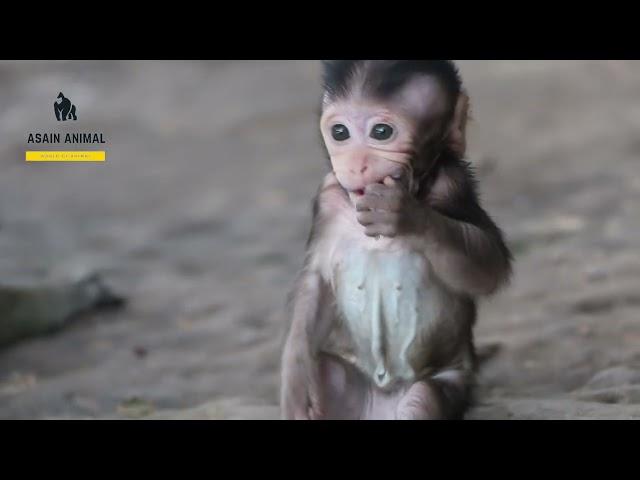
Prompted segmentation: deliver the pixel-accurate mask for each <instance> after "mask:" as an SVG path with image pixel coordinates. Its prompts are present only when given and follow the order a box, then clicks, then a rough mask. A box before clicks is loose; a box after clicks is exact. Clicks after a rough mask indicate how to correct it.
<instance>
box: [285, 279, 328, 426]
mask: <svg viewBox="0 0 640 480" xmlns="http://www.w3.org/2000/svg"><path fill="white" fill-rule="evenodd" d="M325 295H326V286H325V285H324V282H323V280H322V278H321V277H320V275H319V274H318V273H316V272H313V271H309V270H306V269H305V270H304V271H303V272H302V274H301V275H300V277H299V278H298V281H297V282H296V286H295V288H294V290H293V292H292V295H291V297H290V311H291V325H290V328H289V334H288V336H287V341H286V344H285V347H284V352H283V356H282V379H281V380H282V390H281V406H282V415H283V418H285V419H313V418H317V417H320V416H321V415H322V398H321V397H322V392H321V391H320V385H321V381H320V371H319V361H318V354H319V350H320V346H321V345H322V342H323V340H324V339H325V338H326V336H327V334H328V330H329V327H330V316H329V315H327V312H325V311H324V309H325V308H326V306H325V301H324V300H325Z"/></svg>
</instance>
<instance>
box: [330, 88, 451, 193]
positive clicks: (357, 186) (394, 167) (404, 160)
mask: <svg viewBox="0 0 640 480" xmlns="http://www.w3.org/2000/svg"><path fill="white" fill-rule="evenodd" d="M441 97H442V95H440V92H439V91H438V85H437V84H436V83H435V82H433V81H431V80H429V79H422V81H420V82H412V83H411V84H409V85H407V86H406V87H405V88H404V89H403V90H402V91H401V92H399V93H398V94H397V95H395V96H394V97H393V98H390V99H388V100H387V101H380V100H377V101H376V100H373V99H370V98H366V97H364V96H362V95H357V94H355V95H349V96H347V98H344V99H340V100H336V101H330V100H328V99H325V103H324V107H323V112H322V117H321V119H320V129H321V132H322V137H323V139H324V142H325V145H326V148H327V152H328V153H329V157H330V159H331V165H332V167H333V171H334V173H335V175H336V178H337V180H338V182H340V184H341V185H342V187H343V188H344V189H345V190H347V191H348V192H349V195H350V197H351V198H352V200H353V199H354V197H356V198H357V197H358V196H359V195H362V194H363V191H364V188H365V187H366V186H367V185H370V184H373V183H382V182H383V180H384V179H385V177H387V176H390V177H392V178H395V179H403V180H404V181H407V182H408V183H410V182H411V180H412V179H411V176H412V175H413V172H414V170H415V168H414V167H415V162H416V154H417V152H419V151H421V149H422V146H423V145H424V144H425V142H428V140H429V139H430V138H431V137H432V136H433V135H432V134H434V133H435V132H436V131H437V130H438V129H437V124H438V122H437V120H438V118H439V117H440V116H441V115H442V113H443V112H444V110H445V107H446V104H445V103H444V102H442V100H441Z"/></svg>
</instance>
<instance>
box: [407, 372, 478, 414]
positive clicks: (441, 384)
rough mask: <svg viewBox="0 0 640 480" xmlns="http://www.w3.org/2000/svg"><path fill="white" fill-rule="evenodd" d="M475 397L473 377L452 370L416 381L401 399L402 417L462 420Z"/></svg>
mask: <svg viewBox="0 0 640 480" xmlns="http://www.w3.org/2000/svg"><path fill="white" fill-rule="evenodd" d="M470 400H471V376H470V375H469V374H466V373H465V372H462V371H459V370H448V371H446V372H442V373H439V374H438V375H435V376H433V377H432V378H430V379H428V380H421V381H418V382H416V383H414V384H413V385H412V386H411V387H410V388H409V389H408V390H407V392H406V393H405V394H404V396H403V397H402V398H401V399H400V402H398V406H397V409H396V419H398V420H461V419H462V418H463V417H464V414H465V412H466V409H467V407H468V405H469V403H470Z"/></svg>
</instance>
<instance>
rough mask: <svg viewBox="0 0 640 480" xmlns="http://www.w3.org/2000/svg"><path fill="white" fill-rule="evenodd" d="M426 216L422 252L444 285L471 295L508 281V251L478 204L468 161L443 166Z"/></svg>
mask: <svg viewBox="0 0 640 480" xmlns="http://www.w3.org/2000/svg"><path fill="white" fill-rule="evenodd" d="M424 215H425V216H426V221H425V222H424V225H425V226H426V228H425V230H424V238H425V240H426V242H425V245H426V255H427V258H428V259H429V261H430V263H431V265H432V267H433V269H434V270H435V273H436V274H437V275H438V277H439V278H440V279H441V280H442V281H444V282H445V283H446V284H447V285H449V286H450V287H451V288H453V289H455V290H458V291H461V292H464V293H468V294H470V295H490V294H492V293H494V292H495V291H496V290H497V289H498V288H499V287H500V286H501V285H503V284H504V283H505V282H506V281H507V280H508V278H509V276H510V274H511V253H510V252H509V249H508V247H507V246H506V244H505V241H504V238H503V235H502V232H501V231H500V229H499V228H498V226H497V225H496V224H495V222H494V221H493V220H492V219H491V218H490V217H489V215H488V214H487V212H486V211H485V210H484V209H483V208H482V207H481V206H480V203H479V201H478V197H477V193H476V191H475V184H474V181H473V178H472V176H471V173H470V172H469V170H468V165H467V164H465V163H463V162H455V163H452V164H450V165H449V166H445V167H443V169H442V170H441V172H440V175H439V176H438V178H437V179H436V182H435V184H434V186H433V189H432V194H430V198H429V207H427V208H426V209H425V211H424Z"/></svg>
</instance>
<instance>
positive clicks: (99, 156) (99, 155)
mask: <svg viewBox="0 0 640 480" xmlns="http://www.w3.org/2000/svg"><path fill="white" fill-rule="evenodd" d="M106 158H107V152H105V151H88V152H81V151H68V152H62V151H51V152H42V151H40V152H35V151H27V153H26V157H25V159H26V161H27V162H104V161H105V160H106Z"/></svg>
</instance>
